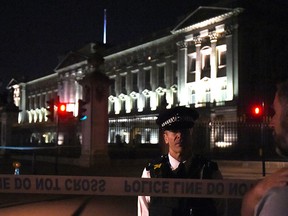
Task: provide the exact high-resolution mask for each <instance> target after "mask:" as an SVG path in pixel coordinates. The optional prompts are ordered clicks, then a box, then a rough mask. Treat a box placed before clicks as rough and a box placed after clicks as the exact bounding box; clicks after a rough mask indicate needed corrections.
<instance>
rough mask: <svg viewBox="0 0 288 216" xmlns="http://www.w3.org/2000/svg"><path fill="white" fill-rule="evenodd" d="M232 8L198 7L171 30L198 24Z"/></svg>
mask: <svg viewBox="0 0 288 216" xmlns="http://www.w3.org/2000/svg"><path fill="white" fill-rule="evenodd" d="M232 10H233V9H230V8H220V7H219V8H218V7H202V6H201V7H198V8H197V9H196V10H194V11H193V12H192V13H190V14H189V15H188V16H186V17H185V18H184V19H183V20H182V21H181V22H180V23H179V24H178V25H177V26H176V27H175V28H174V29H173V30H172V32H176V31H180V30H181V29H185V28H187V27H189V26H193V25H196V24H199V23H201V22H204V21H208V20H211V19H213V18H216V17H219V16H222V15H224V14H226V13H228V12H231V11H232Z"/></svg>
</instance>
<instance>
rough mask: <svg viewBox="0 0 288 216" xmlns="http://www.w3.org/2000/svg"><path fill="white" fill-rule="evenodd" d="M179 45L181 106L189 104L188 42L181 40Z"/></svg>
mask: <svg viewBox="0 0 288 216" xmlns="http://www.w3.org/2000/svg"><path fill="white" fill-rule="evenodd" d="M177 46H178V83H177V85H178V100H179V105H180V106H185V105H187V104H188V97H187V90H186V82H187V62H188V60H187V42H185V41H179V42H178V43H177Z"/></svg>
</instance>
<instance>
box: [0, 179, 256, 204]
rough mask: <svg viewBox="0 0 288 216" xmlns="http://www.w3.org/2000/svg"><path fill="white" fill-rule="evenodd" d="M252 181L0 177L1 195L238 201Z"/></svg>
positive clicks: (251, 184)
mask: <svg viewBox="0 0 288 216" xmlns="http://www.w3.org/2000/svg"><path fill="white" fill-rule="evenodd" d="M254 184H255V181H254V180H235V179H226V180H206V179H205V180H202V179H164V178H131V177H127V178H126V177H99V176H52V175H51V176H49V175H0V191H1V192H2V193H38V194H39V193H41V194H74V195H75V194H78V195H115V196H139V195H140V196H141V195H147V196H161V197H210V198H238V199H241V198H242V197H243V195H244V194H245V193H246V192H247V191H248V190H249V189H250V188H251V187H252V186H253V185H254Z"/></svg>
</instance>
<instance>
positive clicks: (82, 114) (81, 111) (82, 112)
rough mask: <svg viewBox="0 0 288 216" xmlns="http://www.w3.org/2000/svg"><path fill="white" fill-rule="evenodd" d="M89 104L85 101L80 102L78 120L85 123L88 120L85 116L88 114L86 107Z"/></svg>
mask: <svg viewBox="0 0 288 216" xmlns="http://www.w3.org/2000/svg"><path fill="white" fill-rule="evenodd" d="M86 104H87V102H85V101H83V100H81V99H80V100H78V105H79V107H78V120H79V121H83V120H86V119H87V115H86V114H85V112H86V110H87V109H86V108H85V107H84V106H85V105H86Z"/></svg>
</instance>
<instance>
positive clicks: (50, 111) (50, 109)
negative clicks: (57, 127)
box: [46, 99, 55, 122]
mask: <svg viewBox="0 0 288 216" xmlns="http://www.w3.org/2000/svg"><path fill="white" fill-rule="evenodd" d="M47 105H48V106H47V108H46V110H47V111H48V115H46V117H47V118H48V119H49V120H50V121H52V122H53V121H54V111H55V109H54V106H55V101H54V99H51V100H49V101H47Z"/></svg>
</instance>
